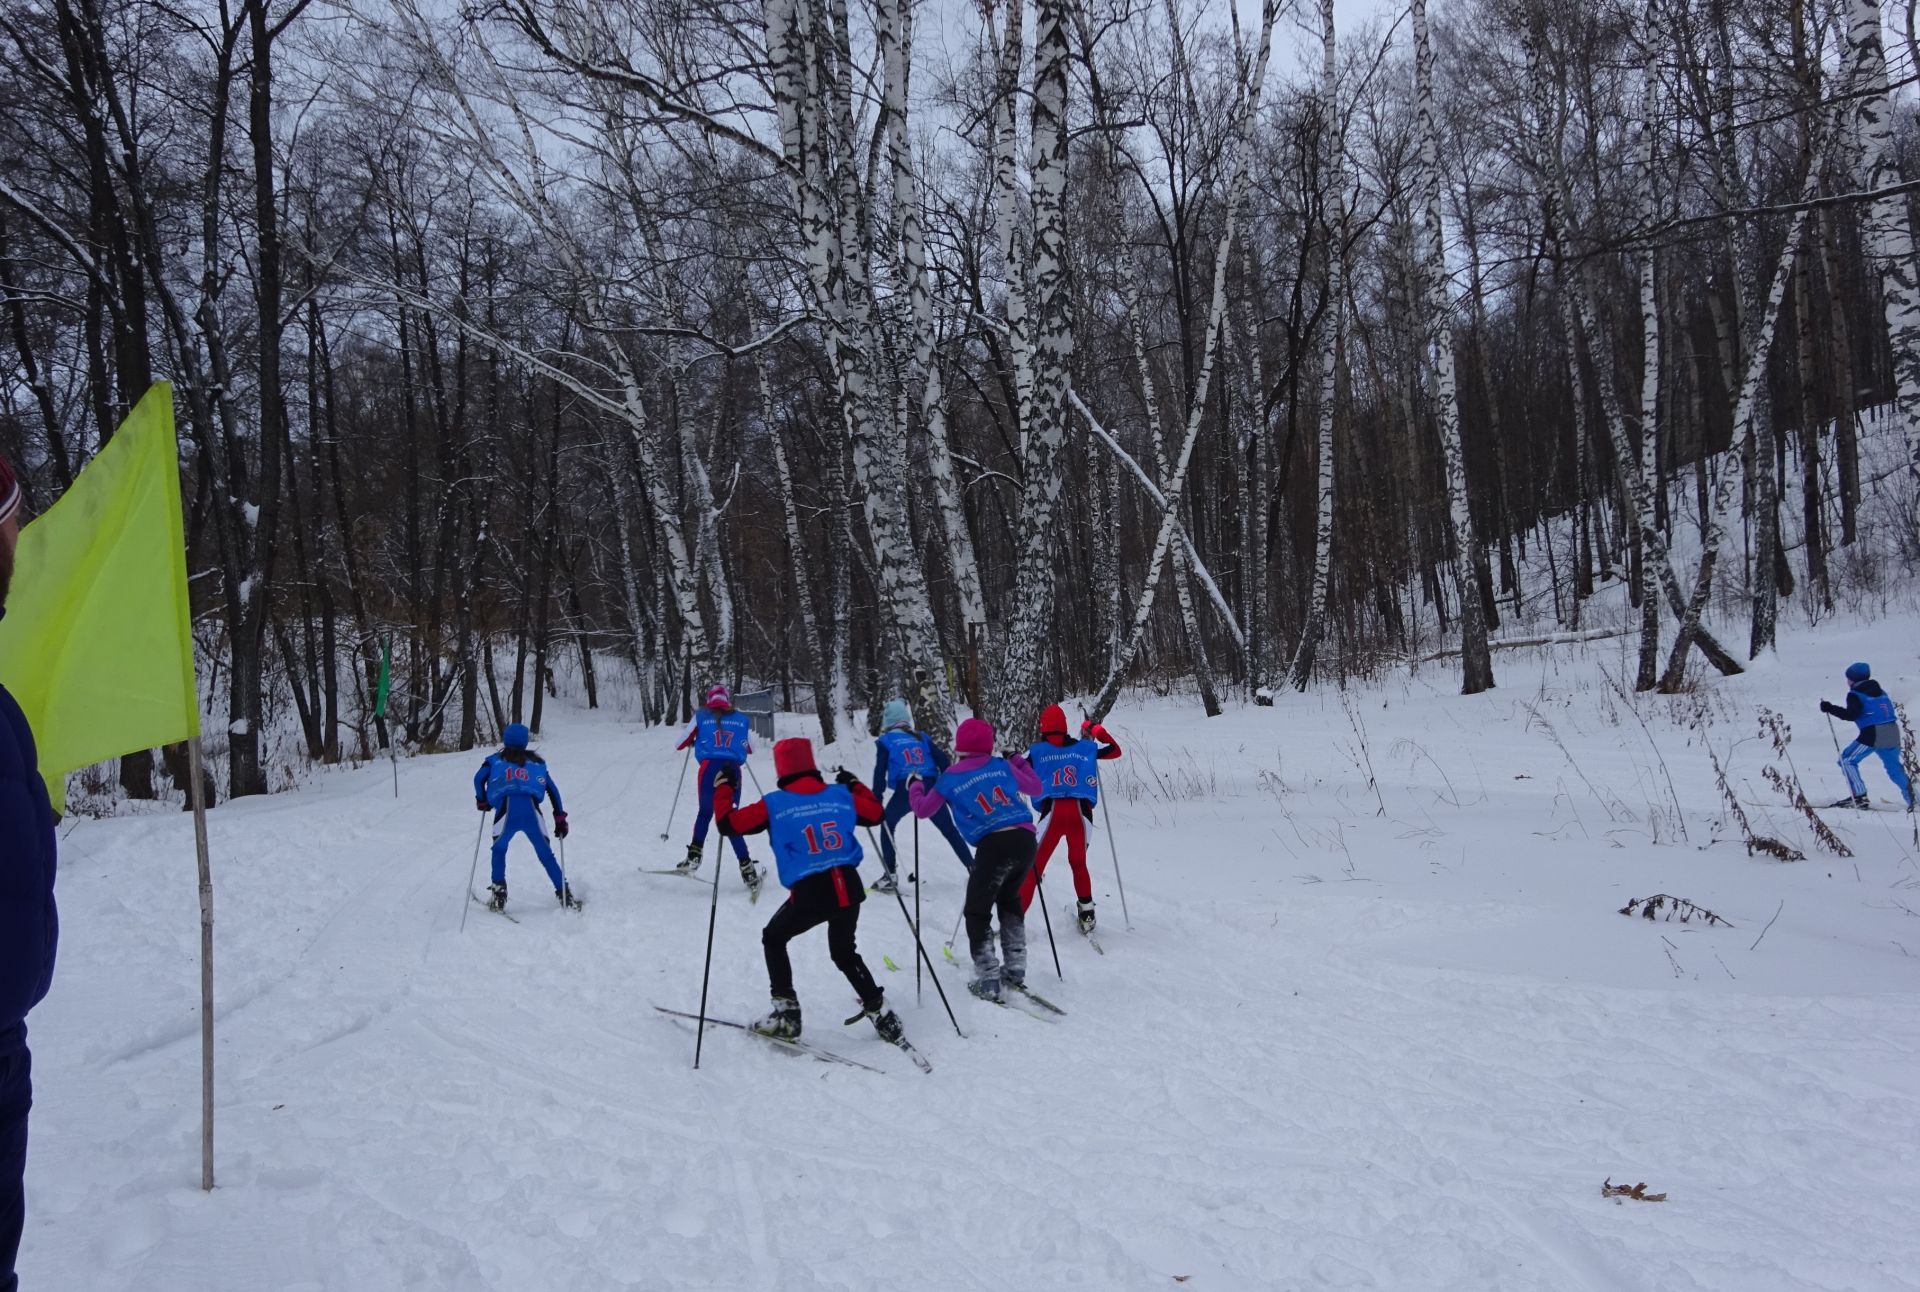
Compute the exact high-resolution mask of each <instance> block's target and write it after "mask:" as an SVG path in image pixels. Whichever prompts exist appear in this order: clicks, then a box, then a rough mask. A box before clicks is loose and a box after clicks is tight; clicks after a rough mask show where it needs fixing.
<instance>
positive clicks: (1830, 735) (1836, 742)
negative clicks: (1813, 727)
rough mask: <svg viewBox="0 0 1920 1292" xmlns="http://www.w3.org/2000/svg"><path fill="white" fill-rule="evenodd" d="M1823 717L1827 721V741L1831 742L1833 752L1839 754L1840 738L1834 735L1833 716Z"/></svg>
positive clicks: (1826, 715)
mask: <svg viewBox="0 0 1920 1292" xmlns="http://www.w3.org/2000/svg"><path fill="white" fill-rule="evenodd" d="M1823 716H1824V717H1825V718H1826V720H1827V739H1828V740H1831V741H1832V742H1833V752H1834V753H1836V754H1837V753H1839V752H1840V737H1839V736H1837V735H1835V734H1834V730H1833V715H1832V714H1831V713H1829V714H1825V715H1823Z"/></svg>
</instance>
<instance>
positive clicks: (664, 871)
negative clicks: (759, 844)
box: [640, 866, 767, 905]
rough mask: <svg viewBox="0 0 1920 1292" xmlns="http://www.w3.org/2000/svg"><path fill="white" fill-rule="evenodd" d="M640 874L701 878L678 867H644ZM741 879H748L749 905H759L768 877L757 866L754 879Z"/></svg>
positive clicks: (698, 874)
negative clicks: (761, 892)
mask: <svg viewBox="0 0 1920 1292" xmlns="http://www.w3.org/2000/svg"><path fill="white" fill-rule="evenodd" d="M640 873H641V874H643V875H679V876H681V877H682V878H685V879H698V878H699V877H700V872H699V871H697V870H682V869H680V867H678V866H665V867H658V868H656V867H653V866H642V867H641V868H640ZM741 878H742V879H746V883H747V901H748V903H749V904H751V905H758V904H759V901H760V890H761V889H762V888H764V887H766V883H767V879H766V876H765V875H764V874H763V873H762V872H761V870H760V867H758V866H755V867H754V868H753V878H752V879H747V878H746V876H745V875H742V876H741Z"/></svg>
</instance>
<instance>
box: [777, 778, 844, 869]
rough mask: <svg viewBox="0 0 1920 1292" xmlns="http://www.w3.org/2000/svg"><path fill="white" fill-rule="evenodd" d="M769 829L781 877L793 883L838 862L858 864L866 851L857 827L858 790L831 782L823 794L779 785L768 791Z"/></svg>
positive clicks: (837, 864) (842, 864) (841, 863)
mask: <svg viewBox="0 0 1920 1292" xmlns="http://www.w3.org/2000/svg"><path fill="white" fill-rule="evenodd" d="M766 802H767V833H768V835H769V837H770V838H771V839H772V840H773V856H774V862H775V864H776V865H778V866H779V868H780V882H781V884H783V885H785V886H786V887H788V888H792V887H793V886H794V885H795V884H797V883H799V882H800V881H801V880H803V879H805V878H806V877H807V876H808V875H817V874H819V873H820V872H821V871H823V870H831V869H833V868H834V867H835V866H857V865H859V864H860V858H861V857H862V856H863V855H864V854H863V853H862V852H861V850H860V840H859V838H858V836H857V834H856V833H855V832H856V831H857V830H858V829H859V826H860V819H859V817H858V816H857V815H856V814H855V812H854V808H853V791H852V790H850V789H848V788H847V787H846V786H844V785H829V786H827V787H826V788H825V789H823V790H821V791H820V792H819V793H818V794H796V793H794V792H793V791H792V790H775V791H774V792H773V793H771V794H769V795H767V800H766Z"/></svg>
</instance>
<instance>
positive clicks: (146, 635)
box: [0, 382, 200, 807]
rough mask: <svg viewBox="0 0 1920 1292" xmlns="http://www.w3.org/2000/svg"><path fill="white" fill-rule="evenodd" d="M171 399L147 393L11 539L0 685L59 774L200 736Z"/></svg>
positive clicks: (0, 625)
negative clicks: (14, 543)
mask: <svg viewBox="0 0 1920 1292" xmlns="http://www.w3.org/2000/svg"><path fill="white" fill-rule="evenodd" d="M192 622H193V621H192V618H191V615H190V614H189V612H188V609H187V545H186V539H185V537H184V535H183V533H182V527H181V523H180V458H179V448H178V446H177V444H176V442H175V439H174V430H173V389H172V387H170V386H168V385H167V384H166V383H165V382H156V383H155V384H154V385H153V386H152V387H150V388H149V389H148V391H147V393H146V395H145V396H144V397H143V398H142V399H141V400H140V402H139V403H138V404H136V405H135V406H134V409H133V411H132V412H131V413H129V414H128V415H127V420H126V421H124V422H122V423H121V424H120V430H119V431H118V433H116V434H115V435H114V437H113V439H112V440H111V441H109V442H108V444H107V447H106V448H104V449H102V450H101V451H100V453H99V455H98V456H96V457H95V458H94V459H93V461H91V462H89V463H88V464H87V466H86V469H85V470H83V471H81V473H80V475H79V478H78V479H76V480H75V481H74V482H73V487H72V488H70V489H68V490H67V491H66V493H64V494H62V495H61V496H60V499H59V501H58V502H56V503H54V504H53V506H52V507H50V508H48V509H47V512H46V514H45V515H43V516H41V517H39V518H38V519H36V520H34V521H33V523H31V524H30V525H28V526H27V527H26V528H25V529H23V530H21V531H20V545H19V547H18V549H17V551H16V553H15V573H14V579H13V591H12V593H11V594H10V595H9V596H8V598H7V615H6V618H5V619H0V682H5V683H6V685H7V689H8V690H10V691H12V692H13V695H14V698H15V699H16V700H18V701H19V702H20V708H21V709H22V710H23V711H25V713H26V715H27V721H28V722H29V723H30V724H31V725H32V727H33V737H34V741H35V743H36V744H37V745H38V746H39V751H40V771H41V774H42V775H43V776H45V777H46V780H47V788H48V790H49V791H50V792H51V793H52V795H53V799H54V803H55V806H56V807H58V806H60V805H62V804H63V803H64V800H65V793H64V791H65V786H66V774H67V773H68V772H70V771H73V770H75V769H76V768H81V767H86V766H89V765H91V764H93V763H98V762H102V761H104V760H106V759H109V758H117V757H119V756H120V755H122V754H130V753H133V752H135V751H137V750H141V749H151V748H153V747H155V746H156V745H165V744H171V743H172V742H174V741H176V740H190V739H192V738H194V737H196V736H198V735H199V734H200V710H199V705H198V703H197V699H196V688H195V685H194V675H193V632H192Z"/></svg>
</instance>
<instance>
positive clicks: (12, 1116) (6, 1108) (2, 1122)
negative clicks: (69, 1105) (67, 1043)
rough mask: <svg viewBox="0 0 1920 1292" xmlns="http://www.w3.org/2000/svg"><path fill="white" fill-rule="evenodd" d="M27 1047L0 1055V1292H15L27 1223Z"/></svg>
mask: <svg viewBox="0 0 1920 1292" xmlns="http://www.w3.org/2000/svg"><path fill="white" fill-rule="evenodd" d="M31 1072H32V1060H31V1059H30V1058H29V1057H28V1055H27V1047H26V1046H24V1045H23V1046H21V1047H20V1049H19V1051H18V1052H17V1053H14V1054H3V1053H0V1292H15V1290H16V1289H17V1288H18V1287H19V1286H20V1283H19V1280H18V1279H17V1278H16V1277H15V1276H14V1272H13V1263H14V1259H15V1258H16V1257H17V1256H18V1255H19V1253H20V1231H21V1229H22V1228H24V1227H25V1225H26V1221H27V1192H26V1175H27V1110H28V1109H29V1108H31V1107H32V1106H33V1082H32V1080H31Z"/></svg>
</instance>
